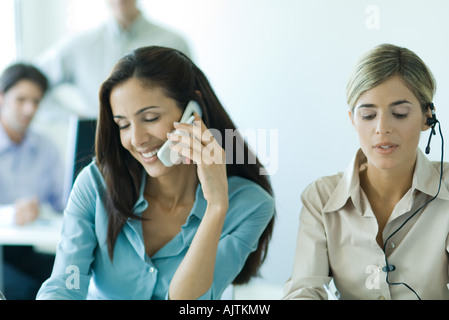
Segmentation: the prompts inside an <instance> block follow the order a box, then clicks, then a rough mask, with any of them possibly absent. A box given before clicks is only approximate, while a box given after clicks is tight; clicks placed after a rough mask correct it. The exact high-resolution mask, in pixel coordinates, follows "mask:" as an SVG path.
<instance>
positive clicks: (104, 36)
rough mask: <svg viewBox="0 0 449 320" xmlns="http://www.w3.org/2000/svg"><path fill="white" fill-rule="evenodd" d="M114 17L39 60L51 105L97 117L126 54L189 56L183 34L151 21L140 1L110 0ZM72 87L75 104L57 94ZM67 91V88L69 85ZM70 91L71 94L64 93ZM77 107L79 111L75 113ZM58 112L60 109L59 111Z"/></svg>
mask: <svg viewBox="0 0 449 320" xmlns="http://www.w3.org/2000/svg"><path fill="white" fill-rule="evenodd" d="M107 2H108V6H109V8H110V10H111V13H112V17H111V18H110V19H109V20H108V21H106V22H105V23H103V24H101V25H100V26H99V27H97V28H95V29H93V30H89V31H86V32H84V33H81V34H79V35H77V36H75V37H73V38H70V39H65V40H64V41H63V42H61V43H59V44H57V45H56V46H54V47H53V48H51V49H50V50H48V51H47V52H45V53H44V54H43V55H42V56H41V57H39V59H38V60H37V61H36V63H37V64H38V66H39V67H40V68H41V69H42V70H43V71H44V72H45V74H46V75H47V77H48V78H49V82H50V86H51V87H52V88H53V87H55V89H56V90H55V92H54V94H53V93H51V101H49V104H50V105H58V106H59V105H60V106H63V107H64V108H66V109H69V110H70V111H72V112H75V113H76V114H78V115H80V116H83V117H89V118H96V117H97V115H98V89H99V88H100V85H101V83H102V82H103V80H104V79H105V78H106V77H107V75H108V74H109V72H110V71H111V69H112V67H113V66H114V64H115V63H116V62H117V61H118V60H119V59H120V58H121V57H122V56H123V55H124V54H126V53H128V52H130V51H132V50H134V49H136V48H138V47H143V46H149V45H160V46H165V47H171V48H174V49H178V50H180V51H181V52H183V53H184V54H186V55H188V56H189V55H190V50H189V48H188V45H187V43H186V41H185V40H184V39H183V38H182V37H180V36H179V35H177V34H175V33H173V32H172V31H169V30H167V29H164V28H162V27H160V26H157V25H155V24H153V23H151V22H149V21H148V20H147V19H146V18H145V17H144V15H143V14H142V12H141V11H140V10H139V8H138V6H137V0H107ZM60 84H69V85H72V86H70V91H69V92H71V93H73V91H74V92H75V93H76V97H77V98H79V99H75V100H77V101H78V102H77V103H75V104H76V105H70V103H73V101H64V100H63V99H64V98H66V97H67V95H61V94H58V93H57V88H56V86H58V85H60ZM65 87H66V88H67V86H65ZM64 92H67V91H64ZM74 108H76V110H73V109H74ZM55 110H57V109H55Z"/></svg>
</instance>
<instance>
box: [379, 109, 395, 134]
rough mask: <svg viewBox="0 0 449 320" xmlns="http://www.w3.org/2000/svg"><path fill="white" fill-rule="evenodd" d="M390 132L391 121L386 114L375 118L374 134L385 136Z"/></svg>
mask: <svg viewBox="0 0 449 320" xmlns="http://www.w3.org/2000/svg"><path fill="white" fill-rule="evenodd" d="M391 131H392V124H391V119H390V118H389V117H388V115H386V114H385V115H380V116H379V117H378V118H377V123H376V133H377V134H386V133H391Z"/></svg>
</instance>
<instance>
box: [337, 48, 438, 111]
mask: <svg viewBox="0 0 449 320" xmlns="http://www.w3.org/2000/svg"><path fill="white" fill-rule="evenodd" d="M395 75H399V76H400V77H401V78H402V80H403V81H404V84H405V85H406V86H407V87H408V88H409V89H410V91H412V92H413V94H414V95H415V96H416V98H417V99H418V101H419V102H420V104H421V107H422V109H423V112H424V111H425V110H426V107H427V104H428V103H429V102H432V100H433V96H434V94H435V91H436V82H435V79H434V77H433V75H432V73H431V72H430V70H429V68H428V67H427V66H426V64H425V63H424V62H423V61H422V60H421V58H419V57H418V56H417V55H416V54H415V53H414V52H412V51H411V50H409V49H407V48H401V47H398V46H395V45H392V44H381V45H379V46H377V47H375V48H374V49H372V50H370V51H368V52H367V53H365V54H364V55H363V56H362V57H361V58H360V60H359V61H358V62H357V64H356V67H355V68H354V70H353V72H352V74H351V77H350V79H349V82H348V84H347V86H346V99H347V103H348V105H349V107H350V108H351V110H353V109H354V107H355V104H356V103H357V100H358V99H359V97H360V96H361V95H362V94H363V93H364V92H365V91H367V90H370V89H372V88H374V87H376V86H378V85H379V84H381V83H382V82H383V81H385V80H387V79H389V78H390V77H392V76H395Z"/></svg>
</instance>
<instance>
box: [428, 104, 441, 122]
mask: <svg viewBox="0 0 449 320" xmlns="http://www.w3.org/2000/svg"><path fill="white" fill-rule="evenodd" d="M427 107H428V108H429V109H430V112H431V113H432V117H430V118H427V121H426V124H427V125H428V126H429V127H432V126H434V125H436V124H437V122H438V120H437V116H436V114H435V107H434V105H433V103H432V102H429V103H428V104H427Z"/></svg>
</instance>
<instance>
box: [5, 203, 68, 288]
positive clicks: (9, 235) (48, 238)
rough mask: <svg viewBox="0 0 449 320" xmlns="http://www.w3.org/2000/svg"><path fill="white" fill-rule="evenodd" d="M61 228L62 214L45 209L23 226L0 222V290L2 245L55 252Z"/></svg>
mask: <svg viewBox="0 0 449 320" xmlns="http://www.w3.org/2000/svg"><path fill="white" fill-rule="evenodd" d="M1 213H2V212H0V214H1ZM61 230H62V214H57V213H54V212H48V211H45V210H44V211H43V212H42V213H41V215H40V217H39V218H38V219H37V220H36V221H34V222H33V223H31V224H28V225H25V226H18V225H13V224H11V223H9V224H7V223H2V224H0V291H3V246H4V245H16V246H34V247H36V248H37V249H38V250H40V251H44V252H49V253H55V252H56V247H57V246H58V243H59V239H60V238H61Z"/></svg>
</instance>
